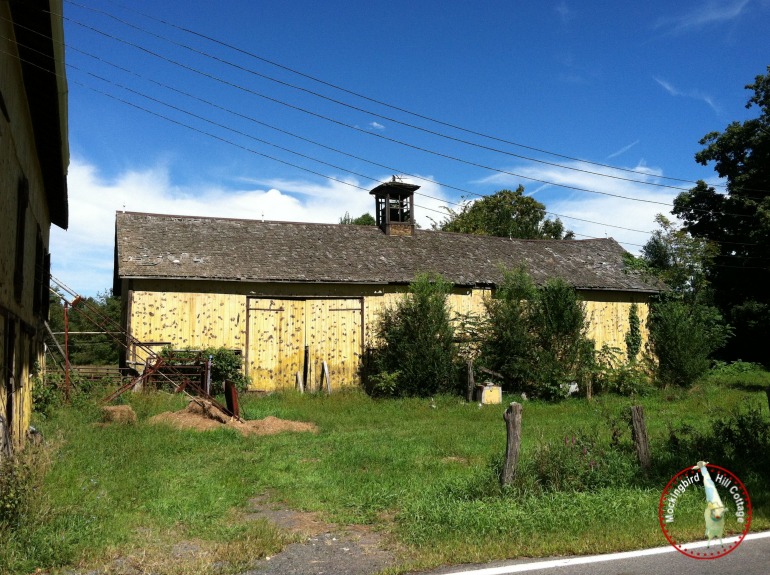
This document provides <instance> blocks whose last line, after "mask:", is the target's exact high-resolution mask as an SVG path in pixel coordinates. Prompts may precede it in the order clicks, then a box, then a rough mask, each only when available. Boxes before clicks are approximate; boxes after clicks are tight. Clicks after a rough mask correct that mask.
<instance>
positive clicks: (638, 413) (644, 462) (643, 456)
mask: <svg viewBox="0 0 770 575" xmlns="http://www.w3.org/2000/svg"><path fill="white" fill-rule="evenodd" d="M631 427H632V429H631V431H632V434H633V439H634V445H635V446H636V455H637V457H639V463H640V464H641V466H642V469H644V470H645V471H647V470H648V469H649V468H650V464H651V460H650V442H649V440H648V439H647V426H646V425H645V423H644V409H643V408H642V406H641V405H634V406H632V407H631Z"/></svg>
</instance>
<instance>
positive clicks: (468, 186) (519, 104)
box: [51, 0, 770, 295]
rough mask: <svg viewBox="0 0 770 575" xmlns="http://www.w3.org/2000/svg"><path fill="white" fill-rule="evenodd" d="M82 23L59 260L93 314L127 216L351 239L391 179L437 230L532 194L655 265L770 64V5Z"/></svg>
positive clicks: (508, 5) (232, 6)
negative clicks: (403, 183) (255, 221)
mask: <svg viewBox="0 0 770 575" xmlns="http://www.w3.org/2000/svg"><path fill="white" fill-rule="evenodd" d="M64 17H65V40H66V43H67V55H66V57H67V62H68V65H69V68H68V79H69V104H70V111H69V127H70V136H69V138H70V149H71V164H70V171H69V192H70V222H71V225H70V229H69V230H68V231H66V232H64V231H61V230H58V229H55V230H54V231H53V232H52V248H51V250H52V253H53V274H54V275H55V276H56V277H58V278H60V279H61V280H63V281H64V282H65V283H66V284H68V285H69V286H71V287H72V288H74V289H75V290H77V291H78V292H80V293H84V294H87V295H91V294H95V293H96V292H98V291H101V290H104V289H106V288H108V287H109V286H110V285H111V276H112V262H113V260H112V249H113V241H114V238H113V236H114V214H115V211H116V210H121V209H126V210H131V211H142V212H158V213H175V214H189V215H216V216H225V217H244V218H265V219H270V220H287V221H312V222H327V223H336V222H337V221H339V218H340V217H341V216H342V215H344V213H345V212H346V211H347V212H349V213H350V214H351V215H353V216H357V215H360V214H361V213H364V212H366V211H370V212H371V211H372V209H371V208H372V201H371V197H370V196H369V195H368V192H367V190H369V189H371V188H372V187H374V186H375V185H376V183H377V181H384V180H386V179H389V178H390V176H391V175H392V174H399V175H404V174H407V176H405V180H407V181H413V182H414V183H418V184H420V185H421V186H422V189H421V190H420V193H422V194H423V195H420V196H417V197H416V203H417V205H418V209H417V210H416V211H417V212H418V219H419V221H420V223H421V224H422V225H423V227H429V226H430V223H431V220H430V218H432V219H433V220H441V219H442V214H441V210H442V206H450V207H454V208H457V206H456V203H457V202H461V201H463V200H464V199H465V200H472V199H473V198H474V197H477V195H485V194H491V193H494V192H495V191H497V190H499V189H503V188H515V187H516V186H518V185H519V184H521V185H523V186H524V187H525V191H526V193H528V194H533V195H534V197H535V198H537V199H538V200H539V201H541V202H543V203H544V204H545V205H546V207H547V209H548V210H549V212H551V213H552V214H559V215H561V216H562V220H563V221H564V223H565V224H566V226H567V227H568V228H569V229H572V230H574V231H575V232H576V233H577V234H578V237H579V238H580V237H604V236H611V237H614V238H616V239H617V240H618V241H620V242H621V243H622V244H623V245H624V246H625V247H626V249H628V250H629V251H631V252H638V250H639V246H640V245H642V244H644V243H645V241H646V240H647V238H648V236H649V232H650V231H651V230H653V229H654V227H655V225H654V221H653V220H654V216H655V214H657V213H666V214H667V213H668V212H669V211H670V202H671V201H672V199H673V198H674V197H675V195H676V194H677V193H679V191H680V190H678V189H675V188H685V189H686V188H689V187H691V186H692V185H693V184H692V181H694V180H697V179H705V180H707V181H709V182H712V183H715V184H718V183H719V182H718V181H717V180H716V179H715V175H714V173H713V170H712V169H711V167H703V166H700V165H698V164H696V163H695V161H694V159H693V155H694V154H695V152H697V151H698V150H699V149H700V146H699V144H698V141H699V140H700V138H702V137H703V136H704V135H705V134H706V133H708V132H710V131H714V130H722V129H724V127H725V126H726V125H727V124H728V123H729V122H731V121H734V120H738V121H740V120H743V119H746V118H748V117H752V116H753V115H755V114H756V112H755V111H752V110H746V109H745V107H744V106H745V103H746V101H747V99H748V97H749V93H748V91H746V90H745V89H744V86H745V85H746V84H748V83H750V82H752V81H753V79H754V77H755V76H756V75H758V74H762V73H764V72H765V70H766V67H767V65H768V64H770V58H768V55H770V50H769V48H770V34H768V32H767V31H768V30H770V0H738V1H736V0H725V1H722V2H716V1H714V2H712V1H705V2H703V1H699V2H679V3H671V2H658V1H650V2H645V3H626V2H585V1H584V2H575V1H572V2H571V1H567V0H559V1H554V2H549V1H545V2H530V3H525V2H498V1H485V2H460V1H453V0H449V1H442V2H433V1H420V0H412V1H410V2H404V1H401V0H388V1H362V2H349V1H346V2H342V1H339V0H326V1H316V2H308V1H295V2H293V1H289V0H286V1H282V2H278V1H262V0H260V1H254V0H231V1H229V2H221V3H213V2H202V1H198V0H194V1H189V0H188V1H185V2H182V1H181V0H173V1H170V0H167V1H164V2H157V1H153V2H150V1H146V0H135V1H133V2H130V3H129V2H125V0H120V1H117V0H116V1H112V0H74V1H72V2H70V1H69V0H65V2H64ZM296 72H299V74H297V73H296ZM317 80H320V81H321V82H319V81H317ZM335 86H336V87H339V88H343V89H344V90H345V91H343V90H340V89H337V88H336V87H335ZM361 96H364V97H365V98H362V97H361ZM367 98H368V99H367ZM410 112H411V113H410ZM432 120H439V121H440V122H442V123H438V122H435V121H432ZM458 128H462V129H458ZM267 156H270V157H267ZM282 162H283V163H282ZM609 166H612V167H615V168H619V169H613V168H611V167H609ZM670 178H678V179H670ZM629 180H633V181H629ZM680 180H684V181H680ZM665 186H672V187H673V188H672V187H665ZM618 196H623V197H618ZM627 198H635V200H637V201H634V200H631V199H627ZM638 200H641V201H638ZM567 216H569V217H567ZM584 220H588V221H584ZM592 222H593V223H592ZM622 228H629V229H622ZM632 230H633V231H632Z"/></svg>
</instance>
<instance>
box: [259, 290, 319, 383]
mask: <svg viewBox="0 0 770 575" xmlns="http://www.w3.org/2000/svg"><path fill="white" fill-rule="evenodd" d="M304 316H305V305H304V302H303V301H301V300H279V299H269V300H261V299H260V300H257V299H252V300H249V348H248V350H247V355H246V357H247V371H248V375H249V377H251V388H252V389H255V390H263V391H268V390H273V389H276V388H290V387H292V386H293V385H294V381H295V377H296V374H297V372H298V371H301V370H302V363H303V360H304V355H303V354H304V345H305V344H304Z"/></svg>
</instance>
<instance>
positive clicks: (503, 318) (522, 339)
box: [482, 268, 537, 390]
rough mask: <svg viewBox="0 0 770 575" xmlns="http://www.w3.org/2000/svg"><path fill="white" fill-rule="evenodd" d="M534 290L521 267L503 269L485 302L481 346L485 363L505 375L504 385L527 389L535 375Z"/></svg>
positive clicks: (511, 387)
mask: <svg viewBox="0 0 770 575" xmlns="http://www.w3.org/2000/svg"><path fill="white" fill-rule="evenodd" d="M536 293H537V290H536V288H535V285H534V283H533V282H532V279H531V278H530V277H529V275H528V274H527V273H526V271H525V270H524V269H523V268H518V269H514V270H505V271H504V272H503V281H502V282H501V284H500V285H499V286H498V288H497V290H496V292H495V296H494V297H493V298H492V299H490V300H487V301H486V303H485V305H486V309H487V315H488V317H489V323H488V327H487V331H486V334H485V337H484V343H483V345H482V358H483V361H484V363H486V364H488V365H489V367H491V368H492V369H494V370H495V371H498V372H500V373H501V374H502V375H503V377H504V378H505V382H504V384H505V387H506V388H508V389H509V390H510V389H529V388H530V387H531V383H532V382H533V381H534V379H535V377H536V375H535V362H536V359H535V353H534V345H535V343H534V339H533V336H532V333H531V331H532V330H531V325H530V319H529V316H530V313H531V309H530V303H529V302H531V301H532V300H533V299H535V297H536Z"/></svg>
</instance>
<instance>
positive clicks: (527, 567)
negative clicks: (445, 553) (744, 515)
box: [447, 531, 770, 575]
mask: <svg viewBox="0 0 770 575" xmlns="http://www.w3.org/2000/svg"><path fill="white" fill-rule="evenodd" d="M767 537H770V531H762V532H760V533H749V534H748V535H746V537H745V538H744V541H750V540H752V539H765V538H767ZM738 539H739V537H729V538H726V539H725V540H724V543H735V542H736V541H738ZM707 545H708V541H695V542H694V543H687V544H685V545H682V549H697V548H699V547H706V546H707ZM675 551H676V549H674V548H673V547H672V546H671V545H667V546H665V547H655V548H654V549H642V550H640V551H624V552H623V553H609V554H607V555H589V556H586V557H570V558H569V559H552V560H550V561H540V562H539V563H520V564H518V565H509V566H507V567H488V568H486V569H477V570H475V571H455V572H452V573H448V574H447V575H509V574H510V573H526V572H527V571H538V570H540V569H553V568H554V567H567V566H569V565H585V564H588V563H602V562H604V561H617V560H618V559H633V558H634V557H647V556H649V555H660V554H662V553H674V552H675Z"/></svg>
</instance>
